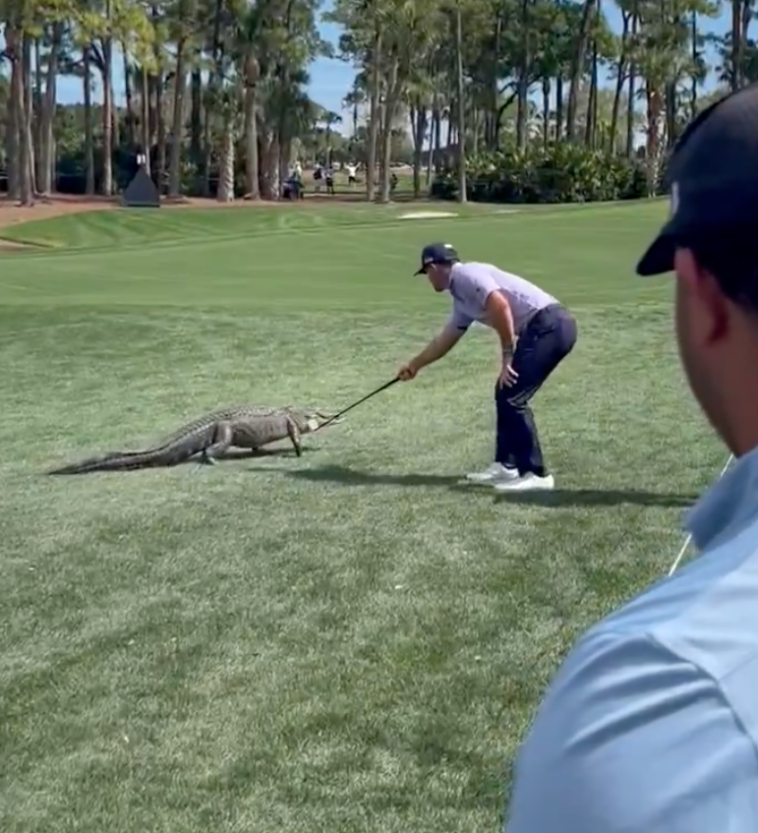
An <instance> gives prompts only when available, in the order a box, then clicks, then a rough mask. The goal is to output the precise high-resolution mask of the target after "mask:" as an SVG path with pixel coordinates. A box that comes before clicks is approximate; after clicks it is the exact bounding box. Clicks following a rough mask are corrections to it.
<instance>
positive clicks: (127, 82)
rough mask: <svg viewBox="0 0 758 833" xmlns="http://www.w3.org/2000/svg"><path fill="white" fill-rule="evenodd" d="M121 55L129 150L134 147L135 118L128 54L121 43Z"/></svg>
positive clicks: (124, 45)
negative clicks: (122, 59)
mask: <svg viewBox="0 0 758 833" xmlns="http://www.w3.org/2000/svg"><path fill="white" fill-rule="evenodd" d="M121 54H122V55H123V58H124V97H125V98H126V140H127V142H128V143H129V146H130V147H131V148H133V147H134V145H135V136H134V133H135V131H134V127H135V124H136V122H137V116H136V113H135V112H134V99H133V97H132V72H131V68H130V66H129V53H128V51H127V49H126V44H125V43H124V42H123V41H122V42H121Z"/></svg>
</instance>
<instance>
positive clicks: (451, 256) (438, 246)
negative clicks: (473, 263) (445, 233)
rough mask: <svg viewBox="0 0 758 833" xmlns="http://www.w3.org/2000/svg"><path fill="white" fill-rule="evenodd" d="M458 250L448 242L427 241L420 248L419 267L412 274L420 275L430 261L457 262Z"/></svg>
mask: <svg viewBox="0 0 758 833" xmlns="http://www.w3.org/2000/svg"><path fill="white" fill-rule="evenodd" d="M459 260H460V258H459V257H458V252H456V251H455V249H454V248H453V247H452V246H451V245H450V244H449V243H429V245H428V246H424V248H423V249H422V250H421V268H420V269H419V270H418V272H414V275H422V274H423V273H424V270H425V269H426V267H427V266H428V265H429V264H430V263H457V262H458V261H459Z"/></svg>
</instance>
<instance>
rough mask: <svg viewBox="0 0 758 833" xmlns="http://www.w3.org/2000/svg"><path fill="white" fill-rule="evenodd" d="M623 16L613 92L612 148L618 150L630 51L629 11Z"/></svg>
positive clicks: (622, 14) (623, 13)
mask: <svg viewBox="0 0 758 833" xmlns="http://www.w3.org/2000/svg"><path fill="white" fill-rule="evenodd" d="M621 16H622V24H621V25H622V30H621V54H620V55H619V60H618V64H617V66H616V89H615V90H614V93H613V106H612V108H611V127H610V134H611V150H612V151H613V152H615V151H616V145H617V140H618V135H617V134H618V124H619V111H620V109H621V95H622V93H623V92H624V80H625V72H626V63H627V60H626V56H627V54H628V52H629V19H630V15H629V13H628V12H623V11H622V13H621Z"/></svg>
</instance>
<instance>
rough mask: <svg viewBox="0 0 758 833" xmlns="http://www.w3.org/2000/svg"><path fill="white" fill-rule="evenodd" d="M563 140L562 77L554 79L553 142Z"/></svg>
mask: <svg viewBox="0 0 758 833" xmlns="http://www.w3.org/2000/svg"><path fill="white" fill-rule="evenodd" d="M562 138H563V76H562V75H558V76H557V78H556V79H555V141H556V142H560V141H561V139H562Z"/></svg>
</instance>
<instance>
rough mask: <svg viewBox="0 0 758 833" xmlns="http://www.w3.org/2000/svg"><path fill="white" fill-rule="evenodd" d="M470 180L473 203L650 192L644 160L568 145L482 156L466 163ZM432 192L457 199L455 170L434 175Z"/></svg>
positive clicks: (626, 197) (590, 198) (587, 198)
mask: <svg viewBox="0 0 758 833" xmlns="http://www.w3.org/2000/svg"><path fill="white" fill-rule="evenodd" d="M466 179H467V193H466V197H467V199H469V200H471V201H472V202H495V203H571V202H597V201H610V200H629V199H639V198H641V197H645V196H648V190H647V184H646V178H645V169H644V161H643V160H640V159H637V158H633V159H629V158H627V157H625V156H619V155H609V154H607V153H604V152H602V151H598V150H591V149H589V148H586V147H584V146H582V145H572V144H565V143H564V144H556V145H551V146H548V147H547V148H543V147H542V146H539V147H530V148H527V149H526V150H524V151H519V150H516V149H508V150H503V151H497V152H493V153H480V154H477V155H475V156H472V157H471V158H469V159H468V160H467V162H466ZM657 190H658V191H659V190H660V189H657ZM431 196H433V197H437V198H439V199H448V200H454V199H457V196H458V174H457V171H456V170H455V169H454V168H452V167H451V168H449V169H446V170H443V171H442V172H441V173H439V174H438V175H437V176H436V177H435V179H434V181H433V183H432V187H431Z"/></svg>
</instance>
